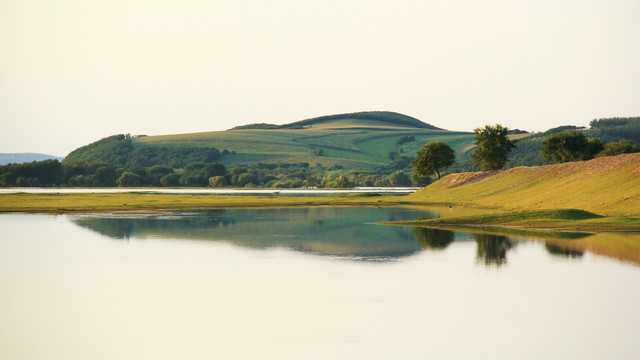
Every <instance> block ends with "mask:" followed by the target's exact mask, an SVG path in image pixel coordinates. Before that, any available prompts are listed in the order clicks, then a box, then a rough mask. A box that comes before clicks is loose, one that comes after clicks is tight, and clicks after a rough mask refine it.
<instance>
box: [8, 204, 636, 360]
mask: <svg viewBox="0 0 640 360" xmlns="http://www.w3.org/2000/svg"><path fill="white" fill-rule="evenodd" d="M452 211H458V210H457V209H416V208H413V209H406V208H349V207H344V208H329V207H327V208H310V209H233V210H217V211H195V212H193V211H176V212H169V213H151V214H149V213H147V214H145V213H135V214H119V215H113V214H111V215H110V214H101V215H96V214H84V215H59V216H54V215H32V214H3V215H0V228H1V229H2V232H3V236H2V237H0V289H1V291H2V292H1V294H2V296H0V319H1V320H2V321H0V358H3V359H5V358H6V359H51V358H64V359H87V358H92V359H114V358H155V359H175V358H188V359H210V358H255V357H262V358H275V357H278V358H318V359H321V358H322V359H326V358H365V357H366V358H373V359H389V358H410V359H411V358H420V359H423V358H430V359H450V358H460V359H462V358H464V359H468V358H480V359H484V358H491V359H496V358H497V359H513V358H519V359H522V358H525V359H541V358H546V359H549V358H551V359H559V358H581V359H602V358H612V359H613V358H615V359H635V358H637V355H638V353H639V351H640V342H638V341H637V334H639V333H640V310H639V309H638V306H637V304H638V303H640V286H638V284H640V266H639V265H638V264H640V251H639V250H638V249H639V246H638V244H640V239H638V237H637V236H634V235H606V234H604V235H602V234H601V235H589V234H572V235H568V236H567V235H562V236H556V237H552V238H540V236H539V235H535V236H527V235H523V234H521V233H518V234H496V233H465V232H452V231H447V230H437V229H423V228H417V229H416V228H411V227H395V226H383V225H376V224H374V223H375V222H378V221H389V220H408V219H416V218H426V217H437V216H449V215H450V212H452Z"/></svg>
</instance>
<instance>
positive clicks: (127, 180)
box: [116, 171, 144, 187]
mask: <svg viewBox="0 0 640 360" xmlns="http://www.w3.org/2000/svg"><path fill="white" fill-rule="evenodd" d="M116 183H117V184H118V186H120V187H128V186H142V185H144V178H143V177H142V176H140V175H138V174H135V173H132V172H130V171H125V172H123V173H122V175H120V177H119V178H118V180H117V181H116Z"/></svg>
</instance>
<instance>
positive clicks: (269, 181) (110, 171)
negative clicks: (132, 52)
mask: <svg viewBox="0 0 640 360" xmlns="http://www.w3.org/2000/svg"><path fill="white" fill-rule="evenodd" d="M429 181H430V180H429V179H425V178H419V177H411V176H410V175H409V173H407V172H406V171H400V170H388V172H387V173H386V174H385V173H380V172H378V170H376V169H366V170H353V169H344V168H343V167H342V166H340V165H334V166H331V167H324V166H322V165H317V166H314V167H311V166H310V165H309V163H306V162H300V163H261V162H259V163H255V164H248V165H245V166H236V167H232V168H229V169H228V168H227V167H226V166H224V165H222V164H219V163H192V164H189V165H187V166H185V167H184V168H181V169H174V168H172V167H169V166H166V165H153V166H150V167H144V166H133V167H129V168H125V167H122V166H116V165H113V164H111V163H108V162H106V161H102V160H93V161H89V162H86V161H69V162H67V161H65V162H63V163H62V164H61V163H60V162H58V161H57V160H45V161H39V162H38V161H34V162H31V163H24V164H9V165H5V166H0V186H5V187H11V186H19V187H33V186H68V187H115V186H119V187H191V186H195V187H206V186H212V187H265V188H300V187H324V188H349V187H353V186H412V185H414V184H415V185H420V184H425V183H428V182H429Z"/></svg>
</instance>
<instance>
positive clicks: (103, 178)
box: [94, 166, 118, 186]
mask: <svg viewBox="0 0 640 360" xmlns="http://www.w3.org/2000/svg"><path fill="white" fill-rule="evenodd" d="M94 178H95V180H96V181H97V182H98V184H99V185H100V186H115V185H116V180H117V179H118V175H117V173H116V168H115V167H113V166H101V167H99V168H97V169H96V172H95V174H94Z"/></svg>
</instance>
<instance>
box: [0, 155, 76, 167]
mask: <svg viewBox="0 0 640 360" xmlns="http://www.w3.org/2000/svg"><path fill="white" fill-rule="evenodd" d="M62 159H63V158H61V157H59V156H53V155H47V154H37V153H0V165H7V164H21V163H25V162H32V161H43V160H58V161H62Z"/></svg>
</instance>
